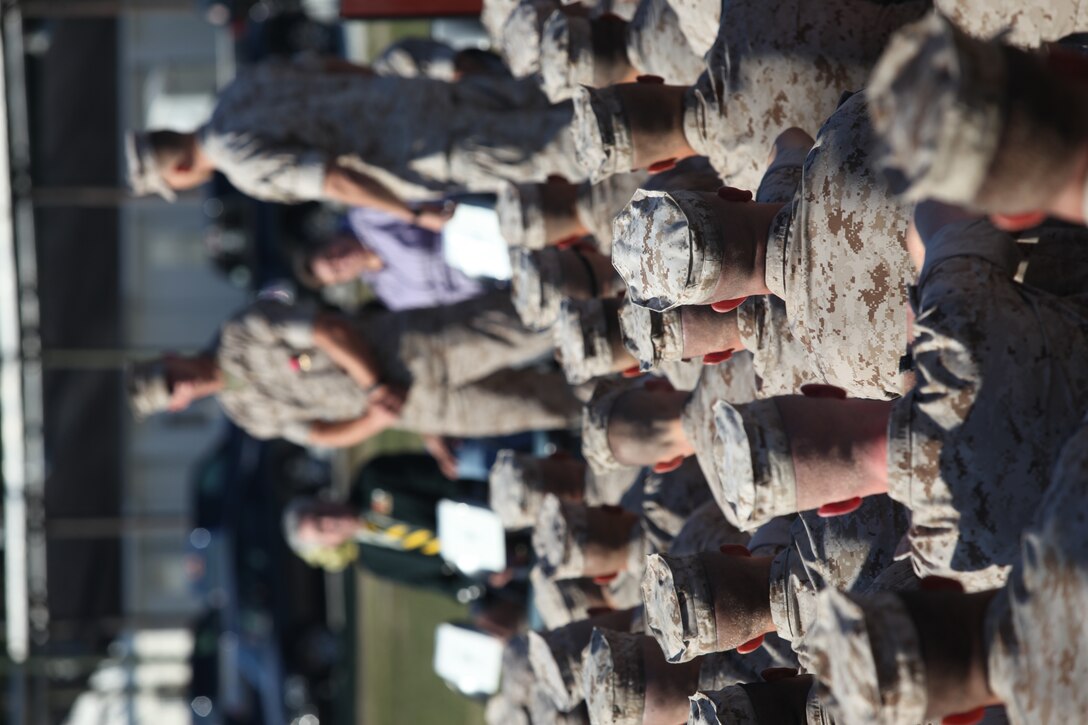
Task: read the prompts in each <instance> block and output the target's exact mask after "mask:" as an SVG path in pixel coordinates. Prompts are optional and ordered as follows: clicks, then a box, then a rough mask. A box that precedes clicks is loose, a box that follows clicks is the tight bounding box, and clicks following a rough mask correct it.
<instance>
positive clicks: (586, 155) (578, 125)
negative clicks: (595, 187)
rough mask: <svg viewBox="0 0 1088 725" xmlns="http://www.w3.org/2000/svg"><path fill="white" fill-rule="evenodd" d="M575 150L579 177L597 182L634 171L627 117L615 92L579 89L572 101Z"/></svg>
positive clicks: (608, 89) (600, 89)
mask: <svg viewBox="0 0 1088 725" xmlns="http://www.w3.org/2000/svg"><path fill="white" fill-rule="evenodd" d="M572 100H573V102H574V121H573V124H572V128H573V131H574V149H575V152H576V154H577V159H578V165H579V168H580V170H581V173H582V175H584V176H588V177H589V178H590V180H591V181H600V180H601V179H605V178H607V177H609V176H612V175H613V174H622V173H625V172H628V171H630V170H631V169H633V168H634V167H635V162H634V159H635V155H634V147H632V145H631V129H630V128H629V126H628V121H627V114H626V112H625V111H624V109H623V104H622V103H621V102H620V99H619V96H618V95H617V94H616V91H615V89H614V88H598V89H590V88H579V89H578V90H577V91H576V92H575V94H574V97H573V99H572Z"/></svg>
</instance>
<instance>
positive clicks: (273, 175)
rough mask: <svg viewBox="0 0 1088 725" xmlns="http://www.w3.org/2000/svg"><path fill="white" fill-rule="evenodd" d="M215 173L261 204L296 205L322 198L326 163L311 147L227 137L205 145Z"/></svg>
mask: <svg viewBox="0 0 1088 725" xmlns="http://www.w3.org/2000/svg"><path fill="white" fill-rule="evenodd" d="M206 143H207V149H208V152H209V155H210V156H212V157H213V158H214V159H215V162H216V166H217V167H218V169H219V170H220V171H221V172H223V173H224V174H226V176H227V178H229V179H230V182H231V183H232V184H233V185H234V186H236V187H237V188H238V189H239V190H240V191H242V192H244V193H245V194H247V195H249V196H252V197H254V198H256V199H261V200H263V201H272V202H279V203H284V204H295V203H301V202H304V201H319V200H321V199H323V198H324V196H325V167H326V165H327V164H328V161H329V159H328V158H327V156H326V155H325V154H324V153H323V152H321V151H315V150H314V149H312V148H310V147H305V146H293V145H291V144H280V143H274V142H268V141H265V140H263V139H261V138H258V137H256V136H253V135H250V134H245V133H230V134H225V135H223V136H220V137H216V138H214V139H209V140H208V141H207V142H206Z"/></svg>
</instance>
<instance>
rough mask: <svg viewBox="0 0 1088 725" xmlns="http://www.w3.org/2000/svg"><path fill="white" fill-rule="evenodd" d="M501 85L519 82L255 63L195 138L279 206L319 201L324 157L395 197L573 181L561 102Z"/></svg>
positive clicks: (240, 184)
mask: <svg viewBox="0 0 1088 725" xmlns="http://www.w3.org/2000/svg"><path fill="white" fill-rule="evenodd" d="M504 83H512V84H516V83H517V81H514V80H510V81H504V80H502V79H498V78H486V79H473V80H466V81H464V82H461V83H445V82H442V81H436V80H431V79H429V78H397V77H390V76H373V77H366V76H362V75H359V74H351V73H325V72H322V71H320V70H316V69H313V70H311V69H308V68H306V67H304V66H302V65H284V64H273V63H268V64H262V65H258V66H255V67H254V68H252V69H250V70H247V71H246V72H245V73H242V74H240V75H239V76H238V78H237V79H235V80H234V81H233V82H232V83H231V84H230V85H228V86H227V87H226V88H224V89H223V90H222V91H221V92H220V94H219V98H218V100H217V103H216V107H215V111H214V113H213V114H212V117H211V119H210V120H209V121H208V123H207V124H206V125H205V126H204V127H203V128H202V129H201V130H200V138H201V143H202V147H203V150H204V152H205V153H206V154H207V155H208V156H209V157H210V158H211V159H212V160H213V161H214V162H215V164H216V167H217V168H218V169H219V170H220V171H221V172H223V173H224V174H225V175H226V176H227V177H228V178H229V179H230V180H231V183H232V184H234V185H235V186H236V187H237V188H238V189H239V190H240V191H242V192H244V193H245V194H247V195H249V196H252V197H254V198H257V199H262V200H266V201H276V202H283V203H293V202H300V201H310V200H317V199H321V198H323V197H324V189H323V185H324V180H325V166H326V164H328V163H329V162H330V161H333V160H336V161H339V162H341V163H343V164H344V165H347V166H350V167H351V168H355V169H357V170H359V171H360V172H362V173H365V174H367V175H368V176H371V177H373V178H374V179H376V180H377V181H378V182H380V183H381V184H383V185H385V186H386V187H387V188H388V189H390V190H391V191H392V192H393V193H394V194H396V195H397V196H399V197H401V198H403V199H427V198H435V197H437V196H441V195H442V194H446V193H450V192H454V191H459V190H472V191H496V190H497V189H498V188H499V186H500V185H501V180H503V179H510V180H514V181H534V180H537V181H543V180H544V178H545V177H547V176H548V175H549V174H561V175H564V176H566V177H567V178H570V179H572V180H579V179H580V178H581V177H582V175H581V172H580V171H579V170H578V168H577V167H576V166H575V165H574V162H575V159H574V149H573V136H572V135H571V120H572V109H571V107H570V105H569V104H567V105H557V106H543V105H541V104H540V103H535V104H531V105H529V106H527V107H518V106H516V105H513V104H511V103H510V96H509V95H508V94H505V93H504V92H503V84H504ZM513 90H515V91H516V93H517V94H521V95H524V93H523V91H522V90H521V89H520V87H517V88H515V89H513ZM435 119H441V123H436V121H435Z"/></svg>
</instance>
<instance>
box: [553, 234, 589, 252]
mask: <svg viewBox="0 0 1088 725" xmlns="http://www.w3.org/2000/svg"><path fill="white" fill-rule="evenodd" d="M580 241H582V238H581V237H580V236H578V235H577V234H571V235H570V236H569V237H563V238H562V239H560V240H559V241H558V242H556V243H555V246H556V247H557V248H559V249H570V248H571V247H573V246H575V245H576V244H578V242H580Z"/></svg>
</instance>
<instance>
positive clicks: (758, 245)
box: [752, 203, 785, 295]
mask: <svg viewBox="0 0 1088 725" xmlns="http://www.w3.org/2000/svg"><path fill="white" fill-rule="evenodd" d="M784 206H785V204H779V203H775V204H756V209H755V212H756V213H755V225H756V226H755V232H754V235H755V266H754V268H753V270H752V277H753V279H755V280H757V281H758V284H759V286H760V291H759V292H755V293H753V294H761V295H767V294H771V290H770V289H768V288H767V239H768V238H769V237H770V235H771V224H773V223H774V219H775V217H776V216H778V212H779V211H781V210H782V207H784Z"/></svg>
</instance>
